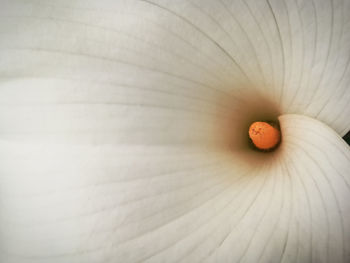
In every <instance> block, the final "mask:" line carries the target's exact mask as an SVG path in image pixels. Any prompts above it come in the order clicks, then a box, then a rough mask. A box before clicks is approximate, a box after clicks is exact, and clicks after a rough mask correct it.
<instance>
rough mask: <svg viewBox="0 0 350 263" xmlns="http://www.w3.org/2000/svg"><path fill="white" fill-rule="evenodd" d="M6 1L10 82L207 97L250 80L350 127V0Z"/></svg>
mask: <svg viewBox="0 0 350 263" xmlns="http://www.w3.org/2000/svg"><path fill="white" fill-rule="evenodd" d="M2 6H3V8H2V10H1V25H0V27H1V35H2V36H1V41H0V44H1V47H2V54H1V56H2V59H1V64H0V69H1V71H2V79H3V81H9V80H10V79H13V78H14V77H16V78H19V77H22V78H26V79H28V78H34V79H35V78H41V79H43V78H46V79H52V78H56V79H57V78H60V79H69V80H75V81H77V80H79V81H82V80H84V81H89V82H95V83H96V82H97V83H99V84H101V82H108V83H110V84H111V85H113V86H116V85H119V86H120V85H131V86H133V87H134V86H138V87H140V88H145V87H146V86H147V87H148V88H150V87H152V88H153V89H157V90H162V91H165V90H166V91H169V90H170V89H171V90H172V92H174V93H177V94H178V93H180V92H183V93H185V94H186V95H188V96H190V95H192V96H193V95H194V94H195V95H196V96H201V94H202V93H205V97H206V98H207V99H208V96H209V95H206V93H207V92H211V93H212V94H211V95H210V97H212V96H219V95H222V94H227V93H232V92H234V93H237V90H239V89H247V88H248V89H250V90H253V91H260V92H262V93H263V94H264V95H265V96H268V97H269V98H270V100H272V101H274V102H275V103H276V104H278V105H279V106H280V108H281V111H282V112H283V113H300V114H306V115H309V116H311V117H315V118H317V119H319V120H321V121H323V122H325V123H327V124H329V125H330V126H331V127H333V128H334V129H335V130H336V131H337V132H338V133H340V134H341V135H344V134H345V133H346V132H347V131H348V130H349V129H350V121H349V118H348V116H349V114H350V107H349V106H348V105H349V101H350V89H349V88H348V87H349V85H350V74H349V70H350V67H349V64H350V63H349V62H350V46H349V45H348V43H349V39H350V27H349V25H350V20H349V19H350V2H349V1H342V0H336V1H329V0H317V1H306V0H304V1H303V0H299V1H280V0H271V1H270V0H269V1H256V0H249V1H240V0H235V1H230V0H222V1H215V2H213V1H209V0H191V1H184V0H181V1H167V0H163V1H162V0H143V1H117V2H116V1H110V0H105V1H99V2H98V4H97V3H96V2H95V1H50V2H48V1H44V2H40V1H35V2H30V1H29V2H28V1H20V0H19V1H5V0H2ZM10 65H11V66H10ZM134 76H138V78H135V77H134ZM165 86H166V87H165ZM208 89H209V90H210V91H207V90H208ZM175 90H176V91H175ZM183 93H182V94H183Z"/></svg>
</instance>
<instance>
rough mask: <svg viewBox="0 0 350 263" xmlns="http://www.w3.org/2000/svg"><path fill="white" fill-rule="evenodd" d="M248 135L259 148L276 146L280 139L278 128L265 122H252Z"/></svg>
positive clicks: (264, 148) (265, 148)
mask: <svg viewBox="0 0 350 263" xmlns="http://www.w3.org/2000/svg"><path fill="white" fill-rule="evenodd" d="M249 137H250V139H251V140H252V141H253V143H254V145H255V146H256V147H257V148H259V149H261V150H269V149H272V148H274V147H275V146H277V144H278V143H279V142H280V140H281V134H280V131H279V130H278V129H276V128H275V127H273V126H271V125H270V124H268V123H267V122H260V121H257V122H254V123H253V124H251V125H250V127H249Z"/></svg>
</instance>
